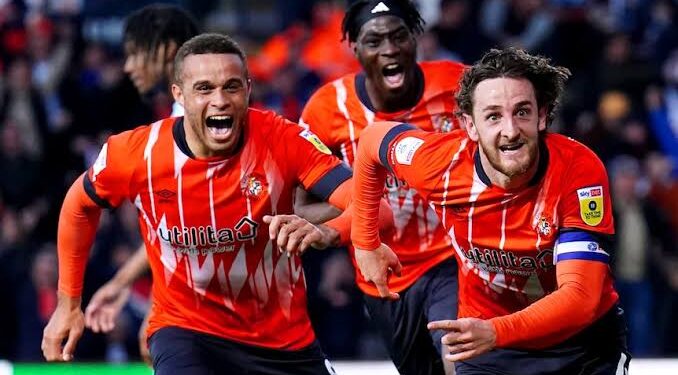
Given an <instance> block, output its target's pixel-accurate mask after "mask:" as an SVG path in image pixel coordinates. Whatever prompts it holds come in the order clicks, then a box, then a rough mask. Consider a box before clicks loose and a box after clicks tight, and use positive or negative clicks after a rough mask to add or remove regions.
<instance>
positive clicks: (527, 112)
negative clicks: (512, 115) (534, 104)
mask: <svg viewBox="0 0 678 375" xmlns="http://www.w3.org/2000/svg"><path fill="white" fill-rule="evenodd" d="M530 113H531V112H530V110H529V109H528V108H521V109H519V110H518V111H517V112H516V115H518V116H520V117H527V116H529V115H530Z"/></svg>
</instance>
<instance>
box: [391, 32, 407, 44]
mask: <svg viewBox="0 0 678 375" xmlns="http://www.w3.org/2000/svg"><path fill="white" fill-rule="evenodd" d="M407 39H408V33H407V31H405V30H401V31H399V32H398V33H396V34H395V35H394V36H393V40H394V41H395V42H397V43H404V42H406V41H407Z"/></svg>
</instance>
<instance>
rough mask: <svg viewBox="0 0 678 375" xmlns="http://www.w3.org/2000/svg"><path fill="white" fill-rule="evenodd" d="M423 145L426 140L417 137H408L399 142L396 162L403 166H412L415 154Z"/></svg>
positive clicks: (396, 150) (396, 148) (396, 149)
mask: <svg viewBox="0 0 678 375" xmlns="http://www.w3.org/2000/svg"><path fill="white" fill-rule="evenodd" d="M422 144H424V140H423V139H419V138H416V137H406V138H403V139H401V140H400V141H398V143H396V145H395V159H396V162H398V164H403V165H412V159H414V153H415V152H417V149H419V147H421V145H422Z"/></svg>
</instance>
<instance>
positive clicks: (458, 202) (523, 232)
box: [438, 189, 559, 254]
mask: <svg viewBox="0 0 678 375" xmlns="http://www.w3.org/2000/svg"><path fill="white" fill-rule="evenodd" d="M558 210H559V198H558V197H557V196H547V195H545V194H542V195H540V194H539V190H538V189H532V190H531V191H526V192H523V193H520V194H504V193H500V194H498V193H494V192H491V191H486V192H480V193H479V194H477V195H471V196H466V197H462V196H451V197H449V202H448V203H447V204H446V205H444V206H441V207H438V212H439V214H441V216H444V217H445V220H444V222H443V224H444V225H445V226H446V227H447V229H448V231H451V232H453V233H454V235H455V237H457V238H462V239H464V240H463V241H462V242H466V243H467V244H468V243H472V245H470V248H468V249H466V250H471V251H473V247H477V248H480V249H489V250H490V251H492V250H497V251H512V252H514V253H516V254H519V253H523V254H535V253H538V252H540V251H541V250H543V249H552V248H553V245H554V244H555V240H556V236H557V228H558V220H559V213H558Z"/></svg>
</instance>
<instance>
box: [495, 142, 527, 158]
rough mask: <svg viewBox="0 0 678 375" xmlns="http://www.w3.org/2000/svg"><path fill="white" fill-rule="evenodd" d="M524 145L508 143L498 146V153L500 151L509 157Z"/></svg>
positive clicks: (522, 143)
mask: <svg viewBox="0 0 678 375" xmlns="http://www.w3.org/2000/svg"><path fill="white" fill-rule="evenodd" d="M524 145H525V143H524V142H515V143H509V144H505V145H501V146H499V151H501V152H502V153H503V154H509V155H510V154H513V153H516V152H518V151H519V150H520V149H521V148H522V147H523V146H524Z"/></svg>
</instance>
